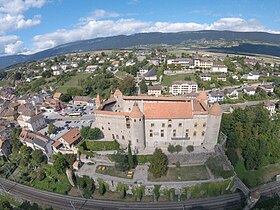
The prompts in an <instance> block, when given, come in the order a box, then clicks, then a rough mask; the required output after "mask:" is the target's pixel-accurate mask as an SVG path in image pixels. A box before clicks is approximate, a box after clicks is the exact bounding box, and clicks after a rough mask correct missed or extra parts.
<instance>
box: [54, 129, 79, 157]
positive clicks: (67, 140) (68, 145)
mask: <svg viewBox="0 0 280 210" xmlns="http://www.w3.org/2000/svg"><path fill="white" fill-rule="evenodd" d="M81 140H82V137H81V134H80V131H79V129H78V128H71V129H70V130H69V131H68V132H67V133H65V134H64V135H63V136H61V137H60V138H59V139H58V140H56V141H55V142H54V143H53V144H52V148H53V151H54V152H55V153H58V152H61V153H62V154H77V152H78V149H77V147H76V146H77V144H78V143H79V142H80V141H81Z"/></svg>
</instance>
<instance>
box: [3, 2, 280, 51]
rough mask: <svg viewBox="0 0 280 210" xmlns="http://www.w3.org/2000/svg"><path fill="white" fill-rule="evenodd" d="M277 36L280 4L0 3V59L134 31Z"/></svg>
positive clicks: (279, 25) (279, 28)
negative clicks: (269, 33) (0, 57)
mask: <svg viewBox="0 0 280 210" xmlns="http://www.w3.org/2000/svg"><path fill="white" fill-rule="evenodd" d="M205 29H206V30H232V31H267V32H271V33H280V0H192V1H190V0H0V55H8V54H18V53H33V52H36V51H40V50H44V49H48V48H51V47H54V46H57V45H60V44H63V43H67V42H72V41H76V40H81V39H91V38H95V37H101V36H112V35H119V34H133V33H138V32H152V31H158V32H177V31H195V30H205Z"/></svg>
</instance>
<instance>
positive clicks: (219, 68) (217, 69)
mask: <svg viewBox="0 0 280 210" xmlns="http://www.w3.org/2000/svg"><path fill="white" fill-rule="evenodd" d="M227 70H228V68H227V66H226V65H225V64H224V63H223V62H221V61H214V62H213V66H212V68H211V72H213V73H227Z"/></svg>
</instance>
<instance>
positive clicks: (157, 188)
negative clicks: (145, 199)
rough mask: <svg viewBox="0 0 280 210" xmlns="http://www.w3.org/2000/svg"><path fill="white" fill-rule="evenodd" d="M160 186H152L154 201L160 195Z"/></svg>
mask: <svg viewBox="0 0 280 210" xmlns="http://www.w3.org/2000/svg"><path fill="white" fill-rule="evenodd" d="M160 187H161V185H155V186H154V195H155V200H156V201H158V199H159V196H160V192H159V190H160Z"/></svg>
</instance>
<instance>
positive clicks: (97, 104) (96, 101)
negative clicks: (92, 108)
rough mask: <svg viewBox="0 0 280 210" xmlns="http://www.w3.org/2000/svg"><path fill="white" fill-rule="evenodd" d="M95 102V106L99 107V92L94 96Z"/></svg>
mask: <svg viewBox="0 0 280 210" xmlns="http://www.w3.org/2000/svg"><path fill="white" fill-rule="evenodd" d="M95 104H96V108H98V107H100V105H101V104H102V98H101V96H100V95H99V93H98V94H97V96H96V98H95Z"/></svg>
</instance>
